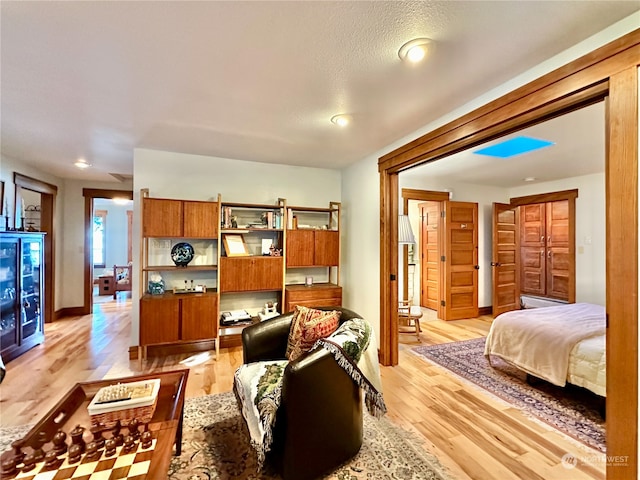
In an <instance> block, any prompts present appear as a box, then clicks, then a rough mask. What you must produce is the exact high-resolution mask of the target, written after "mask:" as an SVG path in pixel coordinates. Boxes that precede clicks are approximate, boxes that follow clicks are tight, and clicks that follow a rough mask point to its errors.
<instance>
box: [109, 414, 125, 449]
mask: <svg viewBox="0 0 640 480" xmlns="http://www.w3.org/2000/svg"><path fill="white" fill-rule="evenodd" d="M121 428H122V424H121V423H120V420H116V424H115V425H114V426H113V430H112V431H111V438H113V439H114V440H115V442H116V447H121V446H122V444H123V443H124V435H122V433H120V429H121Z"/></svg>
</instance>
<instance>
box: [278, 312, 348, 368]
mask: <svg viewBox="0 0 640 480" xmlns="http://www.w3.org/2000/svg"><path fill="white" fill-rule="evenodd" d="M340 315H341V312H339V311H337V310H331V311H329V312H325V311H324V310H316V309H314V308H307V307H302V306H299V305H296V310H295V313H294V314H293V319H292V320H291V329H290V330H289V341H288V343H287V358H288V359H289V360H290V361H293V360H295V359H296V358H298V357H299V356H300V355H302V354H303V353H306V352H308V351H309V350H310V349H311V347H313V344H314V343H315V342H316V340H318V339H320V338H325V337H327V336H329V335H331V334H332V333H333V332H334V331H335V330H336V328H338V321H339V320H340Z"/></svg>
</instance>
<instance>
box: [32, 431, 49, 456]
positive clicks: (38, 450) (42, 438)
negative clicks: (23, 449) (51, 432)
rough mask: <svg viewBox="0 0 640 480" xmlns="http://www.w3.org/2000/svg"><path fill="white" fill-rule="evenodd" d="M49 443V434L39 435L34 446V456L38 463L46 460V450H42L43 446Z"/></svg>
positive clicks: (41, 433)
mask: <svg viewBox="0 0 640 480" xmlns="http://www.w3.org/2000/svg"><path fill="white" fill-rule="evenodd" d="M45 443H47V434H46V433H45V432H40V433H38V437H37V438H36V441H35V442H34V444H33V456H34V458H35V459H36V463H37V462H41V461H42V460H44V450H42V446H43V445H44V444H45Z"/></svg>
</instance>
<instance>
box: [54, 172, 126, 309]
mask: <svg viewBox="0 0 640 480" xmlns="http://www.w3.org/2000/svg"><path fill="white" fill-rule="evenodd" d="M83 188H95V189H105V190H125V191H130V190H132V189H133V187H132V184H131V182H122V183H120V182H83V181H81V180H68V179H67V180H64V189H63V195H62V198H63V203H64V210H63V213H62V215H63V217H64V232H63V233H62V235H60V237H61V238H60V240H59V241H61V243H62V259H63V261H62V262H60V263H57V264H56V271H61V273H62V277H61V279H62V282H57V283H56V289H60V290H61V302H60V308H62V307H79V306H82V305H84V197H83V195H82V189H83ZM58 196H60V195H59V194H58Z"/></svg>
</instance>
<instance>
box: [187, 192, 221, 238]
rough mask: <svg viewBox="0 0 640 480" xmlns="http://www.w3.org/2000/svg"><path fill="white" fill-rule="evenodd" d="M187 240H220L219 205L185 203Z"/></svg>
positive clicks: (213, 203) (211, 203) (212, 203)
mask: <svg viewBox="0 0 640 480" xmlns="http://www.w3.org/2000/svg"><path fill="white" fill-rule="evenodd" d="M183 213H184V215H183V222H184V233H183V235H184V237H185V238H218V222H219V221H220V220H219V214H218V204H217V203H215V202H195V201H184V202H183Z"/></svg>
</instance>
